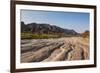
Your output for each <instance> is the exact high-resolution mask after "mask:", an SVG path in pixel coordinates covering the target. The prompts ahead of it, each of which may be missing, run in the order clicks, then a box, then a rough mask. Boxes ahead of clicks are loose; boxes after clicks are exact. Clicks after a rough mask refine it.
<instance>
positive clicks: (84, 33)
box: [81, 30, 89, 38]
mask: <svg viewBox="0 0 100 73" xmlns="http://www.w3.org/2000/svg"><path fill="white" fill-rule="evenodd" d="M81 36H82V37H84V38H86V37H89V31H88V30H86V31H85V32H83V33H81Z"/></svg>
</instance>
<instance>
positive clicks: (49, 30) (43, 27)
mask: <svg viewBox="0 0 100 73" xmlns="http://www.w3.org/2000/svg"><path fill="white" fill-rule="evenodd" d="M21 32H31V33H39V34H64V35H78V34H79V33H77V32H76V31H75V30H72V29H64V28H61V27H58V26H56V25H51V24H46V23H28V24H25V23H24V22H23V21H22V22H21Z"/></svg>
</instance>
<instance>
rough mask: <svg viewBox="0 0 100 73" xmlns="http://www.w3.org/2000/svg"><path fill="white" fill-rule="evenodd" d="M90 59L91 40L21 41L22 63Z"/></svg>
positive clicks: (74, 38) (75, 38) (73, 38)
mask: <svg viewBox="0 0 100 73" xmlns="http://www.w3.org/2000/svg"><path fill="white" fill-rule="evenodd" d="M86 59H89V39H88V38H82V37H66V38H55V39H31V40H21V62H22V63H27V62H49V61H71V60H86Z"/></svg>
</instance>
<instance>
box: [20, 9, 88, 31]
mask: <svg viewBox="0 0 100 73" xmlns="http://www.w3.org/2000/svg"><path fill="white" fill-rule="evenodd" d="M21 21H24V22H25V24H27V23H33V22H36V23H48V24H51V25H56V26H59V27H61V28H66V29H73V30H75V31H76V32H84V31H85V30H89V13H82V12H58V11H57V12H56V11H36V10H21Z"/></svg>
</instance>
